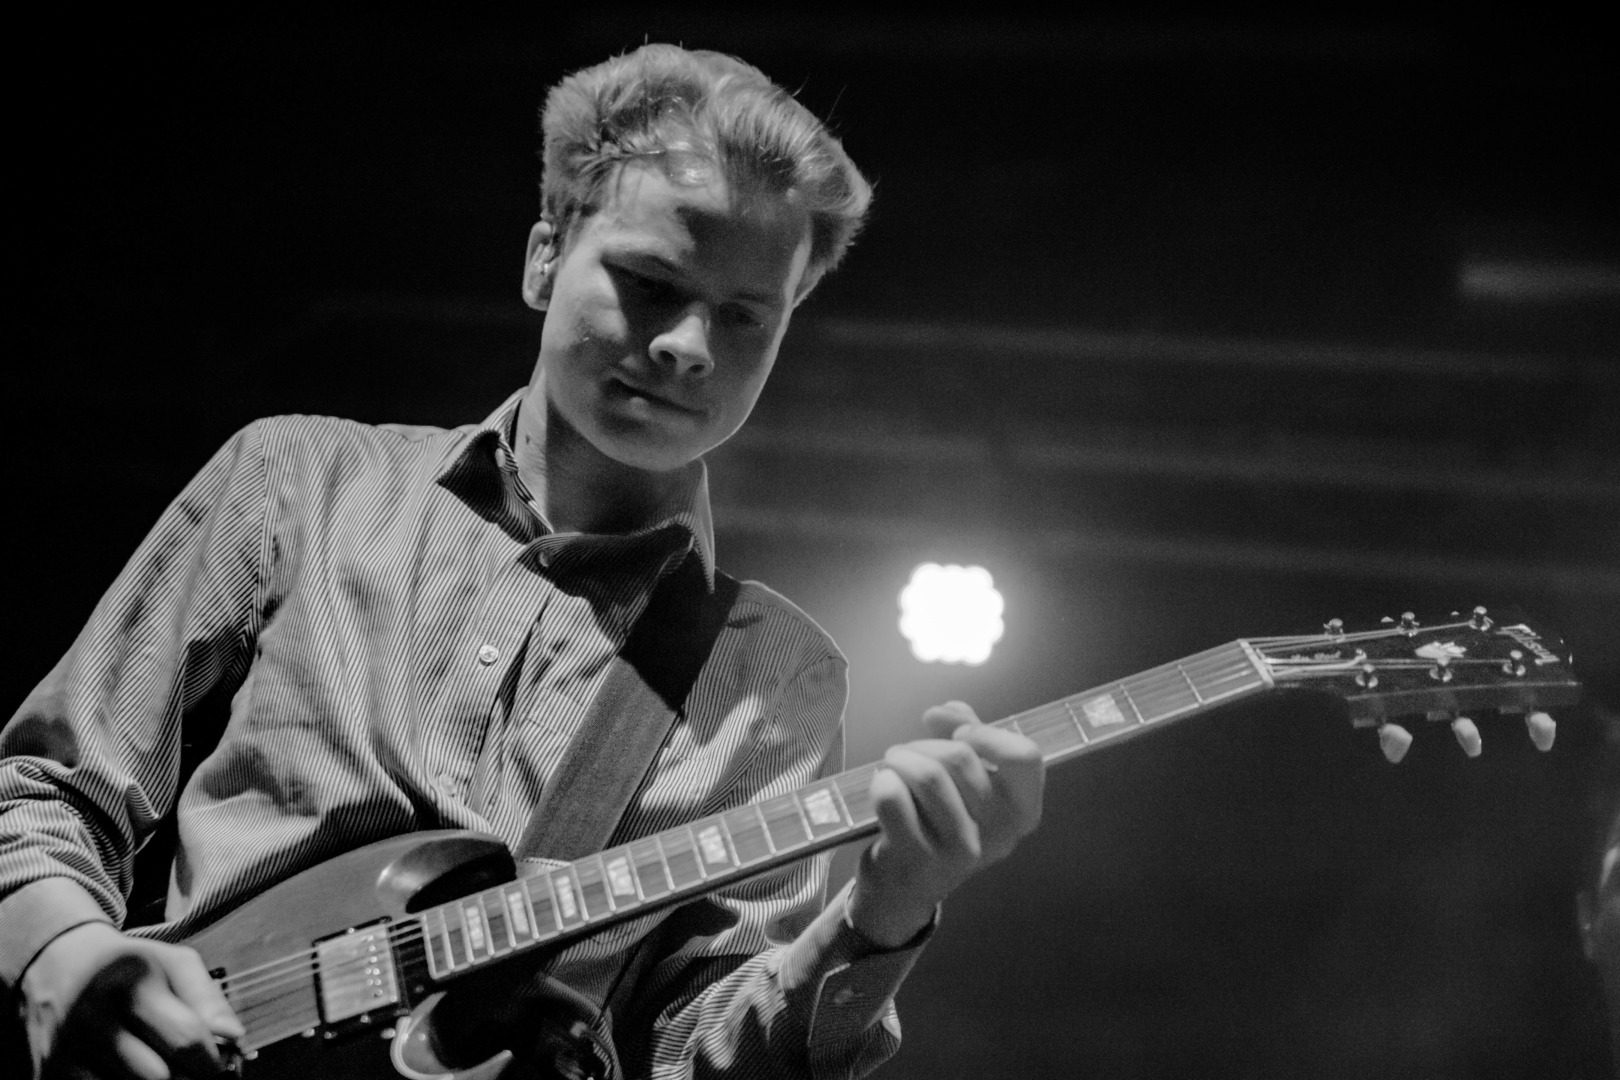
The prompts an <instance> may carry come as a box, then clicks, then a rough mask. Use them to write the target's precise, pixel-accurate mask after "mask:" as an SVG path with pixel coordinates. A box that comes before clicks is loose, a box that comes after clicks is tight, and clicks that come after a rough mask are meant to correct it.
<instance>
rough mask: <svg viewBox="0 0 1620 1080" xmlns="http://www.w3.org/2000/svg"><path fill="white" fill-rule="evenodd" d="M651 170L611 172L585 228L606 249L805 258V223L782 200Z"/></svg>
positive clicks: (687, 172)
mask: <svg viewBox="0 0 1620 1080" xmlns="http://www.w3.org/2000/svg"><path fill="white" fill-rule="evenodd" d="M673 171H674V172H675V175H674V176H673V177H672V176H671V175H669V172H668V171H666V170H665V169H664V168H663V167H661V166H659V165H658V164H655V163H653V162H643V161H631V162H627V163H625V164H624V165H622V166H620V167H619V168H618V169H616V170H615V172H614V175H613V176H612V177H610V178H609V180H608V182H607V183H606V184H605V185H604V187H603V191H602V196H603V197H602V202H601V205H600V208H599V209H598V210H597V212H596V213H595V214H593V215H591V217H590V218H589V219H588V221H587V222H586V227H587V228H589V229H594V230H595V231H596V233H597V237H598V239H599V240H601V241H603V242H604V243H609V244H614V243H617V244H632V245H634V244H645V245H652V246H657V247H660V248H665V249H668V250H665V251H663V252H661V253H662V254H665V255H666V256H680V257H689V258H697V259H699V260H703V259H705V258H712V257H719V258H724V259H726V260H728V261H730V260H737V259H743V260H745V261H748V262H750V263H756V264H758V263H764V264H770V265H775V264H792V263H797V262H801V261H802V259H801V258H800V256H801V255H803V256H807V255H808V252H809V246H810V217H809V215H808V214H807V213H805V212H804V211H803V210H801V209H800V208H799V207H798V206H796V205H795V204H794V202H793V201H792V199H790V198H789V197H788V196H785V195H779V194H774V193H770V192H743V191H739V190H738V189H737V188H736V187H734V185H732V184H731V183H730V182H728V181H727V180H726V178H725V177H724V176H723V175H722V174H721V173H720V170H718V169H715V168H712V167H697V166H692V165H689V164H682V165H680V166H678V168H677V169H676V170H673Z"/></svg>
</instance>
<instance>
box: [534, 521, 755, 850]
mask: <svg viewBox="0 0 1620 1080" xmlns="http://www.w3.org/2000/svg"><path fill="white" fill-rule="evenodd" d="M740 589H741V585H740V584H739V583H738V581H737V580H736V579H735V578H733V577H730V576H728V575H726V574H722V573H720V572H719V571H716V572H715V575H714V591H713V592H712V593H711V592H710V591H709V589H708V583H707V581H706V580H705V579H704V574H703V564H702V562H701V561H700V559H699V557H698V555H697V553H696V552H695V551H694V552H693V553H692V554H689V555H688V556H687V557H686V558H685V559H684V560H682V562H681V564H680V566H678V567H677V568H676V569H675V571H674V572H673V573H670V574H666V575H665V576H664V579H663V580H662V581H661V582H659V583H658V586H657V587H656V588H655V589H654V590H653V594H652V597H651V598H650V599H649V600H648V602H647V607H646V610H644V611H643V612H642V613H641V617H640V618H639V619H637V620H636V623H635V626H633V627H632V628H631V630H630V635H629V637H628V638H627V639H626V640H625V643H624V646H623V647H622V648H621V649H620V650H619V652H618V654H617V655H616V656H614V658H613V659H612V661H610V663H609V666H608V673H607V678H606V681H605V682H604V683H603V686H602V689H601V692H600V693H598V694H597V695H596V700H595V701H593V702H592V703H591V706H590V708H589V709H588V710H587V712H586V714H585V719H584V721H583V723H581V725H580V728H579V732H578V734H576V735H575V736H574V738H573V741H572V742H570V743H569V745H568V749H567V750H566V751H564V753H563V759H562V761H561V762H560V763H559V764H558V766H557V769H556V771H555V772H554V773H553V774H552V776H551V778H550V780H549V781H548V782H547V784H546V789H545V791H544V793H542V794H541V796H540V802H539V804H538V805H536V806H535V808H534V812H533V814H532V815H531V816H530V818H529V824H528V827H527V828H526V829H525V830H524V832H523V837H522V839H520V840H519V841H518V844H517V847H516V848H515V849H514V850H513V852H512V854H513V855H514V856H516V857H517V858H519V859H561V860H565V861H572V860H574V859H579V858H583V857H584V856H586V855H591V854H594V853H595V852H598V851H601V850H602V849H603V848H605V847H607V846H608V844H609V842H610V841H611V840H612V839H613V835H614V833H615V831H616V830H617V829H618V826H619V821H620V819H621V818H622V817H623V816H624V811H625V809H626V807H628V806H629V805H630V800H631V798H632V797H634V795H635V793H636V791H637V790H638V789H639V788H640V787H641V784H642V781H643V780H644V779H645V777H646V775H647V773H648V771H649V770H650V769H651V768H652V764H653V759H654V758H655V757H657V755H658V751H659V749H660V748H662V747H663V745H664V743H665V742H666V741H667V740H668V738H669V734H670V731H671V730H672V729H673V728H674V726H675V722H676V720H677V719H678V718H679V717H680V715H681V713H682V710H683V708H684V707H685V704H686V697H687V694H689V693H690V692H691V689H692V684H693V683H695V682H696V681H697V676H698V672H699V670H701V669H702V667H703V665H704V663H705V662H706V661H707V660H708V658H709V654H710V653H711V652H713V651H714V643H715V640H716V639H717V638H718V637H719V636H720V630H721V629H722V628H723V627H724V626H725V624H726V618H727V616H728V615H729V614H730V613H731V607H732V604H734V603H735V602H736V599H737V594H738V592H739V590H740Z"/></svg>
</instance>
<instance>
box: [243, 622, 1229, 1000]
mask: <svg viewBox="0 0 1620 1080" xmlns="http://www.w3.org/2000/svg"><path fill="white" fill-rule="evenodd" d="M1252 670H1253V664H1252V663H1250V662H1249V661H1248V659H1247V657H1246V656H1244V655H1243V654H1242V653H1241V651H1239V650H1238V648H1236V647H1234V646H1221V647H1218V648H1216V649H1212V650H1208V651H1206V652H1205V653H1202V654H1196V655H1195V656H1192V657H1188V658H1187V659H1186V660H1183V661H1181V662H1179V663H1178V664H1169V665H1161V666H1160V667H1159V668H1155V669H1152V670H1150V671H1148V672H1144V673H1142V674H1141V675H1139V676H1135V677H1132V678H1128V679H1125V680H1121V681H1120V682H1118V683H1112V684H1108V685H1107V686H1106V687H1103V688H1099V690H1098V691H1092V692H1089V694H1090V695H1091V696H1099V695H1100V694H1108V693H1113V692H1114V691H1115V689H1116V688H1120V689H1124V690H1125V691H1126V693H1127V694H1128V695H1129V696H1130V697H1131V698H1132V699H1133V701H1135V703H1136V705H1137V707H1138V708H1139V709H1143V710H1144V711H1143V722H1151V719H1152V718H1153V717H1154V716H1155V712H1156V710H1155V709H1154V708H1153V706H1154V704H1155V702H1158V701H1172V700H1184V699H1185V697H1186V695H1187V694H1188V693H1189V691H1190V690H1192V689H1193V688H1195V687H1197V686H1198V684H1199V681H1200V679H1202V680H1203V681H1204V683H1205V685H1206V686H1207V685H1209V684H1210V683H1214V682H1222V681H1228V680H1230V679H1231V678H1232V677H1235V676H1241V675H1242V674H1244V673H1246V672H1252ZM1214 675H1219V676H1220V677H1219V678H1211V677H1210V676H1214ZM1189 684H1190V685H1189ZM1087 696H1088V693H1082V694H1079V695H1075V696H1074V698H1070V699H1065V700H1064V701H1062V702H1058V703H1052V704H1051V705H1048V706H1043V707H1040V708H1037V709H1034V710H1030V711H1028V712H1026V713H1022V714H1019V715H1017V716H1014V717H1010V718H1008V719H1007V720H1003V721H998V722H997V726H1008V727H1012V726H1017V725H1019V724H1022V723H1028V722H1031V721H1035V722H1039V721H1044V720H1047V719H1062V720H1064V721H1065V722H1067V723H1072V722H1073V720H1072V715H1070V714H1069V703H1070V702H1071V701H1072V700H1075V699H1083V698H1085V697H1087ZM1196 700H1197V699H1196V697H1195V701H1196ZM1060 710H1061V711H1060ZM875 771H876V767H875V765H871V766H864V767H858V768H857V769H854V770H850V771H849V772H847V773H844V774H841V775H840V776H839V777H834V778H832V779H833V780H841V781H843V784H841V785H840V786H841V787H849V786H852V782H854V781H856V780H858V779H866V780H869V779H870V775H869V774H870V773H873V772H875ZM811 786H813V785H811ZM794 794H797V792H795V793H794ZM702 820H706V819H700V820H699V822H693V823H691V825H698V824H700V823H701V821H702ZM689 828H690V825H689V826H687V827H684V828H679V829H676V830H666V833H662V834H656V835H657V836H658V837H659V838H662V837H664V836H666V835H668V833H671V832H673V833H676V834H680V833H682V832H687V831H688V830H689ZM843 828H845V829H848V828H850V827H849V826H844V827H843ZM767 831H768V830H767ZM797 846H800V845H798V844H795V845H791V846H789V847H788V848H786V849H785V850H787V851H789V852H791V851H792V850H793V848H794V847H797ZM688 850H689V849H688ZM667 859H668V856H667V853H666V854H665V862H666V865H667ZM729 861H730V860H729V858H728V862H729ZM739 869H746V864H737V863H731V865H729V866H728V867H727V869H726V873H729V872H730V871H733V870H739ZM539 876H541V875H531V876H529V877H528V878H524V879H521V880H523V881H525V882H527V881H532V880H534V879H536V878H538V877H539ZM704 880H707V879H704ZM692 884H697V883H696V882H694V883H692ZM687 887H690V886H687ZM480 896H481V894H480ZM531 901H532V898H531ZM643 902H644V901H641V900H639V899H638V900H636V901H632V902H631V904H630V905H629V906H626V907H621V908H619V909H617V910H616V911H614V912H612V913H611V914H614V915H618V914H621V913H624V912H628V911H633V910H634V909H635V907H638V906H640V904H641V903H643ZM444 906H445V907H449V906H451V905H444ZM597 918H603V917H602V916H598V917H597ZM593 921H594V920H586V921H585V922H584V923H581V924H579V926H588V925H591V923H592V922H593ZM577 928H578V927H575V928H567V929H577ZM457 929H460V928H457ZM565 932H566V930H565V929H559V930H556V931H548V932H547V933H546V935H545V936H543V937H542V936H536V937H534V938H532V939H531V940H530V941H529V942H525V943H524V946H523V947H524V948H528V947H531V946H534V945H538V944H543V943H545V942H547V941H550V940H552V939H553V938H556V937H558V936H561V935H562V934H564V933H565ZM385 934H386V937H387V940H388V941H389V943H390V944H391V945H403V944H406V943H409V942H412V941H415V940H425V939H426V937H427V936H428V930H427V928H426V925H425V919H424V917H423V916H421V915H414V914H413V915H411V916H408V917H406V918H404V919H402V920H400V921H399V922H396V923H394V924H392V925H391V926H390V927H389V928H388V929H387V931H386V932H385ZM510 936H511V935H510V932H509V931H508V933H507V937H508V939H510ZM508 951H510V950H508ZM500 955H501V956H505V955H507V953H505V952H503V953H501V954H500ZM493 958H494V956H493V954H489V955H485V956H482V957H479V958H477V959H476V960H473V961H472V963H481V962H484V961H487V960H490V959H493ZM362 962H363V961H358V960H356V961H350V963H356V964H358V963H362ZM469 966H470V965H469ZM319 967H320V959H319V955H318V951H317V950H316V949H313V948H312V949H309V950H306V951H303V952H301V953H294V954H291V955H289V956H286V957H282V958H279V959H278V960H275V961H270V962H267V963H265V964H261V965H258V966H256V967H254V968H248V969H244V970H243V971H241V972H237V973H235V974H233V975H230V976H227V977H226V978H225V979H223V980H221V987H222V988H223V989H224V990H226V991H227V992H229V993H234V994H236V995H238V996H239V997H243V996H245V995H247V994H250V993H252V994H256V995H258V997H257V1000H256V1001H255V1000H247V1001H243V1002H242V1004H243V1007H244V1008H253V1007H255V1005H256V1004H257V1003H259V1002H263V1001H265V1000H268V999H267V997H266V993H267V991H268V990H269V989H270V988H271V987H273V986H276V985H277V984H283V985H287V986H291V985H292V984H294V983H297V984H302V983H303V981H304V979H305V977H306V976H307V975H310V974H312V973H313V972H314V971H316V970H318V968H319ZM250 976H251V977H250ZM340 978H341V977H340Z"/></svg>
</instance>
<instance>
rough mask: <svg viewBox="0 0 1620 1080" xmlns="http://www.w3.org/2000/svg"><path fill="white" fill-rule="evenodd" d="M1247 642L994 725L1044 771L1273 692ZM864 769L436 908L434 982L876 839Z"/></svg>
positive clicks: (430, 939)
mask: <svg viewBox="0 0 1620 1080" xmlns="http://www.w3.org/2000/svg"><path fill="white" fill-rule="evenodd" d="M1270 685H1271V679H1270V676H1269V675H1267V674H1266V673H1265V670H1264V666H1263V665H1261V664H1260V663H1258V662H1257V661H1256V660H1255V659H1254V656H1253V654H1252V652H1251V650H1250V648H1249V646H1248V644H1247V643H1246V642H1243V641H1236V642H1233V643H1231V644H1229V645H1223V646H1220V647H1219V648H1215V649H1210V650H1208V651H1207V652H1202V653H1198V654H1196V655H1194V656H1190V657H1188V658H1186V659H1185V660H1181V661H1178V662H1175V663H1172V664H1166V665H1163V666H1161V667H1157V668H1154V669H1152V670H1151V671H1147V672H1144V673H1142V674H1140V675H1136V676H1133V677H1131V678H1128V679H1124V680H1121V681H1119V682H1114V683H1108V684H1106V685H1104V686H1100V687H1097V688H1096V689H1093V690H1088V691H1085V692H1084V693H1080V694H1075V695H1073V696H1072V697H1066V698H1063V699H1061V700H1059V701H1054V702H1052V703H1051V704H1048V705H1042V706H1040V707H1038V708H1035V709H1030V710H1029V711H1027V712H1022V713H1019V714H1018V715H1016V716H1011V717H1008V718H1007V719H1005V720H1001V721H998V723H997V726H999V727H1006V728H1011V729H1013V730H1016V731H1019V732H1021V733H1023V734H1024V735H1026V736H1028V737H1029V738H1030V739H1031V740H1032V741H1034V743H1035V745H1036V746H1038V747H1039V748H1040V751H1041V755H1042V757H1043V758H1044V759H1045V760H1046V761H1047V762H1048V763H1054V762H1058V761H1063V760H1067V759H1068V758H1071V757H1075V756H1078V755H1080V754H1083V753H1085V752H1087V751H1089V750H1092V749H1095V748H1097V747H1099V746H1101V745H1103V744H1104V743H1114V742H1118V741H1120V740H1123V739H1126V738H1128V737H1130V736H1132V735H1135V734H1139V733H1141V732H1142V731H1145V730H1147V729H1149V728H1154V727H1162V726H1164V725H1165V724H1166V723H1168V722H1170V721H1173V720H1178V719H1182V718H1184V717H1187V716H1191V715H1194V714H1195V713H1199V712H1202V711H1204V710H1207V709H1210V708H1213V707H1215V706H1217V705H1220V704H1223V703H1227V702H1230V701H1232V700H1234V699H1236V698H1240V697H1244V696H1247V695H1249V694H1253V693H1256V692H1258V691H1261V690H1264V689H1267V688H1268V687H1269V686H1270ZM877 768H878V766H877V765H876V764H868V765H862V766H860V767H858V768H855V769H851V770H849V771H848V772H844V773H840V774H838V775H837V776H832V777H828V778H827V779H824V780H818V781H816V782H815V783H813V784H807V785H805V786H804V787H801V788H799V789H798V790H796V791H791V792H789V793H787V794H785V795H778V796H776V797H774V798H770V799H765V800H763V801H761V802H757V803H751V804H749V805H747V806H742V807H738V808H737V809H735V810H730V811H727V812H725V813H722V814H715V815H712V816H710V817H705V818H700V819H698V820H696V821H693V822H690V823H689V824H686V825H682V826H680V827H678V828H674V829H668V830H666V831H664V832H660V833H655V834H653V835H651V836H646V837H643V838H642V839H640V840H635V841H632V842H631V843H629V844H625V845H622V846H620V847H615V848H610V849H609V850H607V851H604V852H601V853H600V854H596V855H591V856H589V857H587V858H584V859H580V860H578V861H577V862H572V863H567V864H565V865H562V866H559V867H556V868H554V869H550V870H545V871H541V872H538V873H533V874H530V875H529V876H526V877H522V878H519V879H518V880H516V881H512V882H509V883H507V884H506V885H502V886H498V887H496V888H492V889H486V890H484V891H483V892H480V893H474V894H472V895H469V896H465V897H462V898H461V899H460V900H456V901H452V902H450V903H445V904H440V905H438V906H437V907H433V908H429V909H427V910H425V911H423V912H421V913H420V914H419V915H417V916H415V917H414V918H418V919H420V920H421V925H422V929H423V934H424V938H425V944H426V950H427V957H428V964H429V968H430V970H431V973H432V975H433V978H434V979H435V981H437V980H440V979H445V978H449V977H452V976H456V975H460V974H461V973H463V972H465V971H468V970H471V969H473V968H475V967H479V966H481V965H483V964H486V963H489V962H492V961H495V960H499V959H503V958H505V957H507V956H510V955H511V954H513V953H516V952H522V951H527V950H529V949H532V948H536V947H541V946H550V947H556V946H559V945H562V944H564V943H567V942H569V941H571V940H573V939H575V938H579V937H583V936H585V935H586V934H588V933H592V932H595V931H597V930H599V929H601V928H602V927H604V926H607V925H610V924H613V923H618V922H622V921H624V920H627V919H632V918H635V917H637V916H638V915H644V914H647V913H649V912H651V911H654V910H656V909H658V908H662V907H665V906H668V905H670V904H674V903H680V902H683V901H686V900H690V899H692V898H694V897H697V896H701V895H703V894H704V893H708V892H711V891H714V890H716V889H719V888H722V887H724V886H726V885H729V884H732V883H734V882H736V881H738V880H740V879H742V878H745V877H750V876H752V875H754V874H758V873H761V872H762V871H765V870H768V869H770V868H772V867H774V866H778V865H781V864H782V863H785V862H791V861H793V860H796V859H800V858H803V857H805V856H807V855H810V854H812V853H814V852H817V851H822V850H825V849H827V848H831V847H836V846H837V845H840V844H843V843H847V842H849V841H851V840H856V839H860V838H862V837H865V836H869V835H871V834H873V833H875V832H877V816H876V814H875V813H874V812H873V809H872V803H871V799H870V795H869V789H870V786H871V780H872V776H873V774H874V773H875V772H876V770H877Z"/></svg>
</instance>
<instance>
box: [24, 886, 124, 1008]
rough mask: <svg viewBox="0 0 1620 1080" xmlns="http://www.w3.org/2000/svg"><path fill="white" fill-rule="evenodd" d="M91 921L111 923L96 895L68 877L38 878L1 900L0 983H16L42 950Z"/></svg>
mask: <svg viewBox="0 0 1620 1080" xmlns="http://www.w3.org/2000/svg"><path fill="white" fill-rule="evenodd" d="M90 922H104V923H107V924H108V925H109V926H111V925H113V921H112V919H110V918H108V917H107V913H106V912H105V911H103V910H101V905H100V904H98V903H96V899H95V897H93V896H91V895H90V893H89V892H87V891H86V890H85V888H84V886H82V885H80V884H79V883H78V882H76V881H74V880H72V879H71V878H65V877H48V878H40V879H39V880H38V881H32V882H29V883H28V884H27V885H24V886H23V887H22V888H20V889H18V890H17V891H16V892H14V893H12V894H11V895H10V896H8V897H6V898H5V899H4V900H0V986H5V987H14V986H16V985H17V982H18V980H20V979H21V978H22V973H23V971H24V970H26V969H27V967H28V965H29V964H31V963H33V960H34V957H36V956H38V955H39V953H40V950H41V949H43V948H45V946H47V945H49V944H50V943H51V942H53V941H55V940H56V939H57V938H58V937H61V936H62V935H63V934H65V933H67V932H68V931H69V930H72V929H73V928H74V927H76V926H83V925H84V924H85V923H90Z"/></svg>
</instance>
